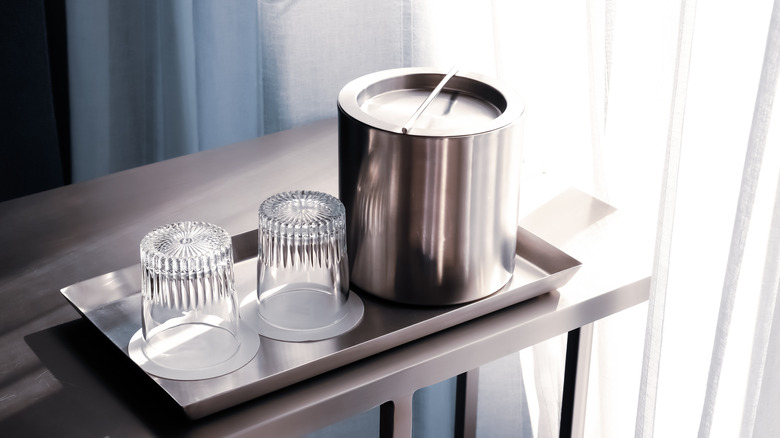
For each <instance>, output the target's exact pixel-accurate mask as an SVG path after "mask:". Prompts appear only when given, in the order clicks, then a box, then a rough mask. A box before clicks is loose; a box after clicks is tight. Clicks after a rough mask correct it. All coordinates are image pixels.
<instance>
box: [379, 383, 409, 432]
mask: <svg viewBox="0 0 780 438" xmlns="http://www.w3.org/2000/svg"><path fill="white" fill-rule="evenodd" d="M412 395H413V394H409V395H408V396H405V397H401V398H398V399H396V400H391V401H389V402H386V403H382V405H381V406H379V437H380V438H411V436H412Z"/></svg>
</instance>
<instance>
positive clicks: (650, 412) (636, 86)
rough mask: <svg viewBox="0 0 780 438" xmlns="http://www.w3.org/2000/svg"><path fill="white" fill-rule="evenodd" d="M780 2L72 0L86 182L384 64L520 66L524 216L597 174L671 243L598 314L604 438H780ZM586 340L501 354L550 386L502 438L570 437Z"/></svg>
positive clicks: (291, 122)
mask: <svg viewBox="0 0 780 438" xmlns="http://www.w3.org/2000/svg"><path fill="white" fill-rule="evenodd" d="M776 3H777V2H775V4H773V3H772V1H771V0H755V1H751V2H742V3H739V4H737V3H734V2H725V1H714V2H698V3H697V2H695V1H693V0H676V1H673V0H662V1H657V2H627V1H619V0H588V1H586V2H578V1H555V2H534V1H530V0H523V1H516V0H493V1H479V2H478V1H466V0H458V1H414V0H397V1H376V0H375V1H369V0H337V1H329V2H313V1H303V0H297V1H296V0H276V1H273V0H259V1H256V0H242V1H230V2H219V3H218V2H195V1H192V0H183V1H151V0H147V1H138V2H120V1H115V0H112V1H102V0H68V2H67V10H68V34H69V37H68V43H69V54H70V55H69V56H70V81H71V101H72V102H71V111H72V114H71V118H72V125H73V126H72V132H73V134H72V135H73V139H72V140H73V141H72V143H73V150H74V152H73V155H74V156H73V161H74V179H75V180H77V181H80V180H84V179H89V178H93V177H96V176H100V175H103V174H106V173H109V172H113V171H117V170H121V169H124V168H127V167H131V166H136V165H140V164H145V163H148V162H152V161H156V160H160V159H165V158H169V157H173V156H176V155H180V154H183V153H189V152H195V151H198V150H203V149H208V148H213V147H218V146H222V145H226V144H229V143H232V142H235V141H239V140H243V139H247V138H251V137H255V136H258V135H263V134H265V133H270V132H274V131H277V130H281V129H287V128H291V127H295V126H299V125H301V124H304V123H307V122H310V121H314V120H317V119H322V118H326V117H334V116H335V115H336V96H337V94H338V91H339V90H340V89H341V87H342V86H343V85H344V84H346V83H347V82H349V81H350V80H351V79H353V78H355V77H358V76H360V75H362V74H365V73H368V72H372V71H377V70H382V69H387V68H394V67H403V66H421V65H429V66H437V67H449V66H451V65H455V64H457V65H459V66H460V67H461V68H462V69H465V70H472V71H476V72H479V73H483V74H488V75H494V76H497V77H498V78H499V79H502V80H504V81H506V82H508V83H509V84H511V85H513V86H514V87H515V88H517V89H518V90H519V91H520V92H521V94H523V95H524V97H525V100H526V108H527V110H526V120H525V162H524V169H523V186H522V187H521V196H522V197H523V199H524V200H526V202H524V203H523V205H522V206H521V212H520V213H521V214H524V213H528V212H529V211H531V210H533V208H534V207H535V206H536V205H538V202H541V201H543V200H544V199H549V198H551V197H553V196H554V195H555V194H557V193H559V192H561V191H563V190H564V189H566V188H567V187H569V186H576V187H578V188H580V189H582V190H584V191H586V192H589V193H591V194H593V195H594V196H596V197H599V198H601V199H603V200H605V201H607V202H609V203H610V204H612V205H614V206H616V207H617V208H619V209H620V210H621V211H623V212H624V213H625V214H626V215H628V216H630V217H631V218H633V220H634V221H635V222H634V223H635V224H636V232H637V233H641V234H643V235H646V236H647V238H648V239H655V240H656V251H655V259H654V260H655V264H654V275H653V282H652V292H651V298H650V301H649V303H648V304H646V305H642V306H637V307H636V308H633V309H629V310H628V311H626V312H623V313H622V314H618V315H615V316H613V317H610V318H608V319H606V320H604V321H602V322H598V323H596V324H595V326H594V341H593V353H594V354H593V364H592V367H591V384H590V386H589V397H588V406H587V417H586V422H585V436H589V437H625V436H631V435H635V436H638V437H652V436H655V437H667V436H693V435H697V434H698V435H699V436H703V437H708V436H729V437H731V436H757V437H759V436H760V437H763V436H780V430H778V427H780V422H778V421H777V420H776V419H777V415H776V414H775V413H776V412H778V411H779V409H780V399H778V398H779V397H780V396H778V394H780V387H778V383H780V382H778V379H780V377H778V376H780V360H778V359H780V357H779V356H778V349H779V348H780V338H778V335H779V333H780V312H776V307H777V304H776V303H777V300H776V296H777V288H778V282H779V281H780V206H778V196H777V195H778V181H779V179H778V178H780V176H779V175H778V174H779V173H780V148H779V147H778V133H777V124H778V121H777V120H778V117H774V118H772V115H773V113H774V112H775V111H774V110H773V101H774V97H775V94H776V89H777V86H776V81H777V75H778V62H779V61H778V56H780V24H779V22H778V14H780V7H779V6H778V5H777V4H776ZM562 351H563V349H562V344H561V339H556V340H553V341H550V342H548V343H546V344H544V345H540V346H537V347H534V348H532V349H528V350H527V351H524V352H522V353H521V354H519V355H515V356H513V358H510V359H511V360H502V361H499V362H497V363H495V364H491V366H489V367H486V368H485V370H487V371H486V372H489V373H491V374H490V376H488V377H485V378H483V379H482V382H483V383H485V386H486V387H491V386H490V385H494V386H492V388H495V391H494V392H496V391H502V390H503V391H507V389H506V388H505V387H504V388H502V387H501V384H500V382H501V381H508V380H511V381H513V382H516V381H523V382H524V384H525V389H526V390H525V391H519V390H509V395H506V396H504V395H502V396H500V397H498V398H495V399H494V400H501V403H499V404H500V405H501V406H515V407H516V410H515V411H502V410H501V409H500V407H499V408H496V409H485V406H487V405H489V404H490V403H491V402H490V401H489V400H491V398H490V397H486V400H488V401H486V403H487V405H482V406H481V407H480V411H479V412H480V415H481V418H482V419H481V420H478V426H479V431H480V434H481V435H483V436H518V435H520V434H521V433H532V434H533V435H534V436H555V435H557V426H556V425H557V421H558V410H559V403H560V402H559V397H560V395H559V391H560V369H561V366H560V364H561V361H562V357H561V356H562V355H561V353H562ZM518 362H521V363H522V368H521V370H522V372H519V371H518V368H517V367H518V365H517V364H518ZM541 371H545V372H546V373H547V375H541V374H540V372H541ZM495 376H498V378H495ZM502 379H503V380H502ZM490 382H494V383H493V384H491V383H490ZM496 382H498V383H496ZM445 386H446V385H445ZM447 388H449V387H448V386H447ZM446 390H447V391H449V390H451V388H450V389H446ZM480 396H482V390H481V392H480ZM518 397H519V398H520V400H517V398H518ZM513 409H515V408H513ZM517 410H521V411H522V412H517ZM491 415H492V416H491ZM512 415H517V416H521V417H522V418H524V419H526V420H527V421H526V423H523V424H518V422H517V421H514V420H509V421H508V420H507V418H506V417H509V416H512ZM485 418H487V419H485ZM528 422H530V423H531V424H530V425H529V424H527V423H528ZM435 429H436V428H433V429H431V430H435ZM332 430H334V429H331V431H332ZM335 430H338V427H337V428H336V429H335ZM425 430H429V429H425ZM333 433H336V434H337V433H338V432H333ZM445 435H446V433H445Z"/></svg>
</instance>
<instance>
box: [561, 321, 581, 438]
mask: <svg viewBox="0 0 780 438" xmlns="http://www.w3.org/2000/svg"><path fill="white" fill-rule="evenodd" d="M579 349H580V329H579V328H576V329H574V330H572V331H570V332H569V335H568V338H567V339H566V367H565V369H564V374H563V398H562V400H561V429H560V433H559V435H558V436H560V438H571V431H572V422H573V420H574V394H575V386H576V384H577V359H578V358H579Z"/></svg>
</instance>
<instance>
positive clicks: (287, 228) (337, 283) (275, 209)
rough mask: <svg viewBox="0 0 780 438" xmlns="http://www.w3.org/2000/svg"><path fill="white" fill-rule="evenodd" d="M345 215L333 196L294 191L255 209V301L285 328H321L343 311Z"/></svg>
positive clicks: (335, 320)
mask: <svg viewBox="0 0 780 438" xmlns="http://www.w3.org/2000/svg"><path fill="white" fill-rule="evenodd" d="M345 218H346V213H345V210H344V205H343V204H342V203H341V201H339V200H338V199H337V198H335V197H333V196H331V195H328V194H326V193H321V192H314V191H303V190H301V191H293V192H286V193H280V194H277V195H274V196H272V197H270V198H268V199H266V200H265V201H264V202H263V203H262V205H260V208H259V210H258V221H259V226H258V228H259V230H258V262H257V263H258V267H257V272H258V275H257V303H258V313H259V315H260V317H261V318H262V319H263V320H264V321H265V322H266V323H268V324H270V325H272V326H274V327H278V328H280V329H283V330H288V331H296V330H319V329H323V328H326V327H329V326H332V325H334V324H336V323H338V322H339V321H341V320H342V319H343V318H344V316H345V315H346V314H347V307H346V303H347V299H348V298H349V267H348V264H347V245H346V231H345V230H346V225H345Z"/></svg>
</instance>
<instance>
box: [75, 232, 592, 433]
mask: <svg viewBox="0 0 780 438" xmlns="http://www.w3.org/2000/svg"><path fill="white" fill-rule="evenodd" d="M256 232H257V230H250V231H247V232H244V233H239V234H236V235H234V236H232V237H233V242H234V258H235V259H236V261H235V263H236V264H238V263H242V262H246V261H248V260H251V259H252V258H256V257H257V239H256ZM252 242H254V244H252ZM517 243H518V245H517V251H516V254H517V255H516V257H520V258H521V259H523V260H524V261H526V262H528V263H529V264H531V265H533V266H535V267H537V268H539V270H540V271H542V272H544V273H545V274H547V275H546V276H542V277H541V278H538V279H536V280H534V281H531V282H530V283H526V284H522V285H520V286H519V287H514V288H513V286H515V285H514V284H513V283H514V273H513V277H512V279H510V281H509V282H508V283H507V284H506V285H505V286H504V287H503V288H502V289H500V290H499V291H496V292H495V293H493V294H491V295H488V296H486V297H483V298H481V299H479V300H476V301H471V302H468V303H462V304H455V305H447V306H438V307H437V306H415V305H406V304H402V303H394V302H392V303H391V302H386V301H385V300H383V299H382V298H378V297H374V296H373V295H370V294H367V293H365V292H363V291H360V290H354V289H352V291H353V292H355V293H357V294H358V295H359V296H361V298H364V301H365V300H368V301H369V302H371V303H373V305H378V306H379V307H380V308H381V307H382V306H383V305H385V307H387V308H388V309H389V306H401V307H405V308H408V309H427V310H431V309H439V310H441V313H440V314H438V315H435V316H433V317H430V318H426V319H423V320H422V321H420V324H415V327H414V329H411V326H406V327H402V328H399V329H396V330H393V331H392V332H389V333H383V334H381V335H380V336H377V337H374V338H371V339H370V340H368V341H365V342H361V343H358V344H355V345H348V346H346V347H344V348H341V349H339V350H338V351H336V352H334V353H333V354H328V355H327V358H328V359H329V360H323V358H321V357H320V358H316V359H315V360H313V361H309V362H307V363H305V364H299V365H296V366H294V367H291V368H289V369H285V370H284V371H283V372H281V373H278V374H274V375H270V376H266V377H265V378H261V379H256V380H254V381H251V382H245V383H244V384H242V385H238V386H234V387H232V388H229V390H228V391H220V392H214V393H212V394H210V395H208V396H206V397H197V398H194V399H193V400H181V399H180V397H177V395H176V394H174V393H173V392H172V391H170V389H171V388H170V387H171V384H169V383H168V382H173V381H171V380H168V379H161V378H158V377H155V376H153V375H151V374H149V373H146V372H145V371H144V373H145V374H146V375H147V377H149V378H151V379H152V380H153V381H154V382H156V383H157V384H158V385H159V386H160V387H161V388H162V389H163V390H164V392H165V393H166V394H167V395H168V396H170V397H171V398H172V399H173V401H174V402H175V403H176V404H177V405H178V406H179V407H180V408H181V409H182V410H183V411H184V412H185V414H186V415H187V416H188V417H189V418H191V419H197V418H201V417H204V416H207V415H210V414H213V413H216V412H218V411H221V410H224V409H227V408H230V407H232V406H235V405H238V404H241V403H243V402H246V401H249V400H252V399H255V398H257V397H262V396H263V395H266V394H269V393H271V392H274V391H277V390H280V389H283V388H285V387H287V386H290V385H292V384H295V383H298V382H301V381H303V380H306V379H309V378H312V377H315V376H317V375H320V374H324V373H326V372H328V371H331V370H334V369H336V368H338V367H341V366H344V365H347V364H349V363H353V362H357V361H359V360H361V359H365V358H367V357H369V356H372V355H374V354H378V353H381V352H383V351H386V350H389V349H390V348H394V347H397V346H400V345H403V344H406V343H408V342H411V341H414V340H416V339H421V338H423V337H425V336H428V335H431V334H433V333H436V332H439V331H442V330H445V329H447V328H450V327H453V326H456V325H459V324H462V323H464V322H467V321H470V320H473V319H476V318H479V317H481V316H484V315H487V314H490V313H492V312H495V311H497V310H500V309H503V308H506V307H509V306H511V305H514V304H517V303H520V302H523V301H526V300H530V299H531V298H534V297H536V296H539V295H542V294H545V293H547V292H550V291H553V290H556V289H557V288H560V287H562V286H564V285H565V284H567V283H568V282H569V280H570V279H571V278H572V277H573V276H574V275H575V274H576V272H577V271H578V270H579V269H580V268H581V266H582V263H581V262H580V261H578V260H577V259H575V258H574V257H572V256H570V255H569V254H567V253H565V252H564V251H562V250H561V249H559V248H557V247H555V246H554V245H552V244H550V243H549V242H547V241H545V240H544V239H542V238H540V237H538V236H536V235H534V234H533V233H531V232H530V231H528V230H526V229H524V228H522V227H519V226H518V228H517ZM138 266H139V265H131V266H128V267H125V268H121V269H118V270H116V271H112V272H109V273H106V274H102V275H100V276H97V277H93V278H90V279H87V280H83V281H80V282H77V283H74V284H72V285H69V286H66V287H64V288H62V289H61V290H60V292H61V293H62V295H63V296H64V297H65V298H66V299H67V300H68V302H69V303H70V304H71V305H72V306H73V307H74V308H75V309H76V310H77V311H78V312H79V314H81V315H82V316H83V317H84V318H85V319H87V320H88V321H89V322H90V323H91V324H92V325H93V326H94V327H95V328H96V329H98V331H100V332H101V334H103V335H104V336H106V337H108V338H109V340H110V341H111V343H112V344H114V345H115V346H116V347H118V348H119V349H120V351H122V352H123V354H124V355H125V356H127V358H128V360H130V361H131V362H132V363H133V364H134V365H135V366H138V364H136V363H135V362H134V361H132V359H131V358H130V357H129V353H128V347H127V346H126V345H120V344H118V343H117V341H116V340H115V339H113V338H112V337H111V336H110V334H109V333H108V331H106V330H103V329H102V328H101V326H100V324H99V321H97V320H96V319H93V316H94V315H92V314H93V313H94V312H96V311H98V310H99V309H101V308H103V307H106V306H109V305H110V304H112V303H116V302H120V301H123V300H128V299H132V298H133V297H134V296H137V295H140V291H137V292H134V293H130V294H126V295H123V296H120V297H119V298H116V299H114V300H110V298H109V299H105V300H104V299H100V298H99V299H97V300H95V299H90V298H93V297H84V296H82V295H86V294H82V293H79V292H80V291H79V289H78V286H79V285H81V284H83V283H86V282H92V281H96V280H98V279H101V278H104V277H107V276H112V275H127V274H129V272H130V271H132V270H133V269H134V268H136V269H140V268H139V267H138ZM516 269H517V268H516ZM136 272H140V271H136ZM529 285H533V286H534V287H531V288H529V287H528V286H529ZM524 288H525V289H524ZM518 291H525V292H527V293H519V292H518ZM249 293H251V292H249ZM107 296H108V297H116V296H117V295H116V294H113V295H112V294H108V295H107ZM461 309H465V310H461ZM470 310H474V311H470ZM385 311H387V309H386V310H385ZM119 316H121V315H119ZM431 321H434V322H431ZM419 326H423V327H422V328H423V330H420V327H419ZM133 331H135V330H133ZM342 336H343V335H342ZM337 338H338V337H337ZM380 338H381V339H380ZM293 344H305V343H293ZM367 344H368V345H367ZM346 350H350V352H349V353H350V354H346V353H345V352H346ZM260 354H261V352H258V356H259V355H260ZM256 360H257V358H255V359H253V360H252V361H250V363H252V362H254V361H256ZM322 362H325V364H324V365H326V366H325V367H324V368H325V369H322V368H323V363H322ZM139 368H140V367H139ZM307 370H308V371H310V372H305V371H307ZM142 371H143V370H142ZM238 371H239V370H236V371H234V373H236V372H238ZM291 373H292V374H293V376H290V375H289V374H291ZM231 374H233V373H231ZM272 378H273V379H272ZM271 379H272V380H273V381H272V382H270V384H268V385H266V384H265V383H269V382H268V381H269V380H271ZM175 382H176V384H184V385H186V384H188V383H192V384H194V382H195V381H175ZM239 390H240V391H239ZM231 393H234V394H236V395H235V396H232V395H231Z"/></svg>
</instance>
